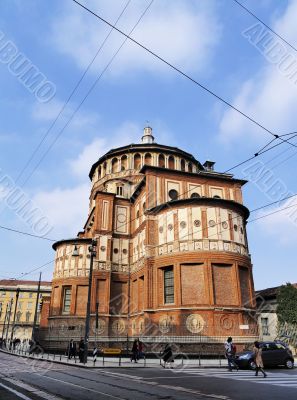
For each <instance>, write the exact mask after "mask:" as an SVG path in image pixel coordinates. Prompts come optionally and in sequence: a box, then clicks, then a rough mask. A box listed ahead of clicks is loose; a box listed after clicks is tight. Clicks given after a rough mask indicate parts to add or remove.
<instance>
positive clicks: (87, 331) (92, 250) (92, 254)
mask: <svg viewBox="0 0 297 400" xmlns="http://www.w3.org/2000/svg"><path fill="white" fill-rule="evenodd" d="M96 246H97V241H96V240H95V239H93V240H92V244H91V245H90V246H89V252H90V271H89V286H88V301H87V313H86V324H85V339H84V363H87V361H88V344H89V336H90V317H91V295H92V279H93V262H94V257H95V256H96ZM72 255H73V256H78V250H77V246H75V247H74V251H73V254H72Z"/></svg>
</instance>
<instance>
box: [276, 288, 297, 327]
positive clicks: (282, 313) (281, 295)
mask: <svg viewBox="0 0 297 400" xmlns="http://www.w3.org/2000/svg"><path fill="white" fill-rule="evenodd" d="M276 299H277V309H276V313H277V317H278V321H279V323H280V324H283V323H288V324H297V288H296V287H295V286H293V285H292V284H291V283H287V284H286V285H283V286H281V288H280V289H279V291H278V294H277V297H276Z"/></svg>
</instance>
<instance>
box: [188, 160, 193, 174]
mask: <svg viewBox="0 0 297 400" xmlns="http://www.w3.org/2000/svg"><path fill="white" fill-rule="evenodd" d="M188 171H189V172H193V166H192V163H190V162H189V164H188Z"/></svg>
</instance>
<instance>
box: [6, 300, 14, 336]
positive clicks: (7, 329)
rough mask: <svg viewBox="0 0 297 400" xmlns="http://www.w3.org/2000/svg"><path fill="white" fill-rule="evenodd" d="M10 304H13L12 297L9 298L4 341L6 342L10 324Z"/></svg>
mask: <svg viewBox="0 0 297 400" xmlns="http://www.w3.org/2000/svg"><path fill="white" fill-rule="evenodd" d="M12 304H13V298H12V299H11V300H10V303H9V312H8V322H7V328H6V335H5V342H6V343H7V337H8V331H9V325H10V318H11V311H12Z"/></svg>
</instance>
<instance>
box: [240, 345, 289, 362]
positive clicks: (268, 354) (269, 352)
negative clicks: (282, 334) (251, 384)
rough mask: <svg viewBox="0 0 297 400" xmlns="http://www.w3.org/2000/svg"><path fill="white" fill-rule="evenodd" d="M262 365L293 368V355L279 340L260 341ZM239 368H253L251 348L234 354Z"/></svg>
mask: <svg viewBox="0 0 297 400" xmlns="http://www.w3.org/2000/svg"><path fill="white" fill-rule="evenodd" d="M260 347H261V349H262V359H263V364H264V367H265V368H267V367H276V366H281V365H282V366H285V367H286V368H289V369H291V368H294V357H293V354H292V352H291V350H290V349H289V348H288V347H287V346H285V345H284V344H282V343H280V342H260ZM236 362H237V364H238V366H239V368H243V369H244V368H250V369H255V368H256V364H255V361H254V353H253V350H248V351H244V352H242V353H238V354H237V355H236Z"/></svg>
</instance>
